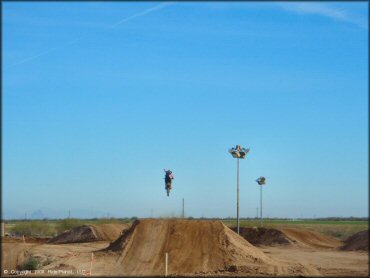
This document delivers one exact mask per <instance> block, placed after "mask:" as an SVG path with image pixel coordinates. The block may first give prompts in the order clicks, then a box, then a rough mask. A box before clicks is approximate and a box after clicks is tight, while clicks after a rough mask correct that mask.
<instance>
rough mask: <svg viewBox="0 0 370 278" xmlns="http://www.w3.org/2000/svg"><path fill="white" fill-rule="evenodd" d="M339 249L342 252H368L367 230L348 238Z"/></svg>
mask: <svg viewBox="0 0 370 278" xmlns="http://www.w3.org/2000/svg"><path fill="white" fill-rule="evenodd" d="M339 249H340V250H343V251H368V250H369V230H365V231H361V232H358V233H356V234H354V235H352V236H350V237H349V238H347V239H346V240H345V241H344V244H343V246H341V247H339Z"/></svg>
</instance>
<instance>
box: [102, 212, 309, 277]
mask: <svg viewBox="0 0 370 278" xmlns="http://www.w3.org/2000/svg"><path fill="white" fill-rule="evenodd" d="M166 253H168V256H169V264H168V269H169V273H170V274H171V275H173V274H180V275H181V274H190V273H191V274H197V273H198V274H202V273H204V274H205V273H207V274H212V273H219V272H240V271H242V272H243V273H248V274H252V275H253V274H265V275H266V274H288V273H296V272H297V271H298V272H299V273H305V271H306V272H307V270H306V269H305V268H304V267H303V266H301V265H300V266H297V265H295V266H291V265H286V264H283V263H277V262H275V261H274V260H272V259H271V258H270V257H268V256H266V255H265V254H264V253H263V252H262V251H260V250H259V249H258V248H256V247H254V246H253V245H251V244H250V243H249V242H247V241H246V240H245V239H243V238H242V237H240V236H239V235H237V234H236V233H235V232H233V231H232V230H231V229H229V228H228V227H226V226H225V225H224V224H222V222H220V221H199V220H176V219H170V220H164V219H160V220H153V219H146V220H137V221H135V222H134V223H133V225H132V227H131V228H130V229H129V230H126V231H125V232H124V233H123V234H122V236H120V237H119V238H118V239H117V240H116V241H115V242H113V243H111V244H110V245H109V247H108V248H106V249H103V250H101V251H100V252H98V253H97V258H98V257H99V256H100V257H104V256H107V255H109V254H111V255H114V254H115V255H117V256H118V258H117V260H115V262H116V265H115V266H114V267H115V268H116V269H119V271H118V272H119V273H121V274H122V275H162V274H164V271H165V254H166Z"/></svg>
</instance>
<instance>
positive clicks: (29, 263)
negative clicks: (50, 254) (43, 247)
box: [21, 257, 42, 270]
mask: <svg viewBox="0 0 370 278" xmlns="http://www.w3.org/2000/svg"><path fill="white" fill-rule="evenodd" d="M41 265H42V264H41V262H40V260H38V259H37V258H34V257H30V258H29V259H28V260H26V261H25V262H24V263H23V264H22V266H21V270H36V269H39V268H40V267H41Z"/></svg>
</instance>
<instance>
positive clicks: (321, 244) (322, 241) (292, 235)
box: [281, 228, 342, 248]
mask: <svg viewBox="0 0 370 278" xmlns="http://www.w3.org/2000/svg"><path fill="white" fill-rule="evenodd" d="M281 231H282V232H283V233H284V234H285V235H286V236H287V237H288V239H289V240H290V241H292V242H293V243H294V244H295V245H299V246H302V247H312V248H338V247H339V246H341V245H342V243H341V242H340V241H339V240H337V239H335V238H332V237H328V236H325V235H323V234H320V233H318V232H314V231H310V230H305V229H297V228H284V229H281Z"/></svg>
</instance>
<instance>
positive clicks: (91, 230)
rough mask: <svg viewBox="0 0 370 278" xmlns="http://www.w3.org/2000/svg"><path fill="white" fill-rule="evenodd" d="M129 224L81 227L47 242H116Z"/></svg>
mask: <svg viewBox="0 0 370 278" xmlns="http://www.w3.org/2000/svg"><path fill="white" fill-rule="evenodd" d="M129 227H130V224H100V225H83V226H79V227H76V228H73V229H71V230H69V231H66V232H64V233H62V234H60V235H58V236H56V237H53V238H52V239H50V240H49V241H48V243H52V244H65V243H82V242H92V241H109V242H112V241H114V240H116V239H117V238H118V237H119V236H120V235H121V233H122V232H123V231H124V230H126V229H128V228H129Z"/></svg>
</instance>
